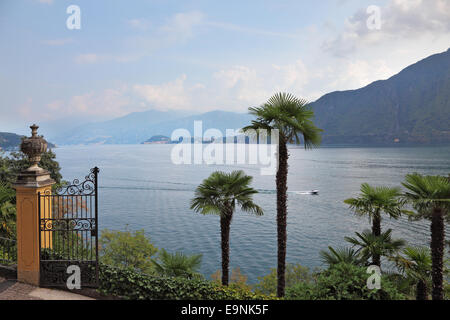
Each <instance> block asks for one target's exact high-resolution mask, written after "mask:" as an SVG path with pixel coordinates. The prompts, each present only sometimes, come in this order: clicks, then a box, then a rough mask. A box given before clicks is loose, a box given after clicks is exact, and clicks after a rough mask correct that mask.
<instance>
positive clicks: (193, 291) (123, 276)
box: [99, 264, 274, 300]
mask: <svg viewBox="0 0 450 320" xmlns="http://www.w3.org/2000/svg"><path fill="white" fill-rule="evenodd" d="M99 291H100V292H101V293H103V294H106V295H113V296H117V297H122V298H124V299H131V300H262V299H271V298H274V297H270V296H264V295H261V294H256V293H253V292H251V291H250V290H245V289H242V288H234V287H232V286H230V287H222V286H219V285H217V284H214V283H213V282H211V281H206V280H202V279H185V278H170V277H166V278H163V277H156V276H152V275H147V274H143V273H139V272H136V271H133V270H131V269H121V268H116V267H110V266H106V265H104V264H100V287H99Z"/></svg>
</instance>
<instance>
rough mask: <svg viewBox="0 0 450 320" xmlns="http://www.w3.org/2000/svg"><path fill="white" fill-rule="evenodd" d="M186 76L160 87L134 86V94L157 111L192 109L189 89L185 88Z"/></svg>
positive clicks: (148, 85)
mask: <svg viewBox="0 0 450 320" xmlns="http://www.w3.org/2000/svg"><path fill="white" fill-rule="evenodd" d="M185 81H186V75H184V74H183V75H181V76H180V77H179V78H178V79H175V80H174V81H172V82H168V83H163V84H160V85H150V84H147V85H135V86H133V90H134V92H135V93H136V94H137V95H138V96H140V97H142V98H143V99H144V100H145V101H146V102H148V103H150V105H151V106H152V108H154V109H159V110H168V109H171V110H182V109H189V108H192V105H191V102H190V97H189V93H188V91H189V89H186V87H185Z"/></svg>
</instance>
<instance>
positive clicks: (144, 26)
mask: <svg viewBox="0 0 450 320" xmlns="http://www.w3.org/2000/svg"><path fill="white" fill-rule="evenodd" d="M127 24H128V25H129V26H130V27H132V28H135V29H139V30H148V28H150V25H151V23H150V21H148V20H147V19H142V18H136V19H129V20H127Z"/></svg>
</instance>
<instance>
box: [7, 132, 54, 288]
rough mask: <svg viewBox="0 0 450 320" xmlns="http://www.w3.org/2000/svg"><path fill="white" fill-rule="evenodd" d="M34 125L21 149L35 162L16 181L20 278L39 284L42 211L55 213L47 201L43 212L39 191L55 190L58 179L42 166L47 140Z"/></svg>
mask: <svg viewBox="0 0 450 320" xmlns="http://www.w3.org/2000/svg"><path fill="white" fill-rule="evenodd" d="M30 128H31V132H32V136H31V137H30V138H25V139H24V140H23V141H22V143H21V145H20V149H21V151H22V152H23V153H24V154H26V155H27V156H28V159H29V160H30V162H31V166H30V167H29V168H28V169H26V170H24V171H22V172H21V173H20V174H19V176H18V177H17V181H16V183H15V184H14V185H13V187H14V188H15V189H16V204H17V221H16V227H17V279H18V280H19V281H21V282H25V283H29V284H32V285H39V278H40V276H39V265H40V261H39V214H40V215H41V217H51V214H52V212H51V205H47V206H43V204H41V211H40V212H39V207H40V206H39V205H40V203H39V201H40V200H39V197H38V194H39V193H42V194H51V186H52V185H53V184H54V183H55V181H53V180H52V179H51V178H50V174H49V172H47V171H46V170H44V169H42V168H40V167H39V166H38V164H39V161H40V160H41V154H42V153H43V152H45V151H46V150H47V141H45V140H44V139H43V137H42V136H38V135H37V129H38V128H39V127H38V126H37V125H35V124H34V125H32V126H31V127H30ZM50 243H51V242H50Z"/></svg>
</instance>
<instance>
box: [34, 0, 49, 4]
mask: <svg viewBox="0 0 450 320" xmlns="http://www.w3.org/2000/svg"><path fill="white" fill-rule="evenodd" d="M37 2H39V3H44V4H53V0H37Z"/></svg>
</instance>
